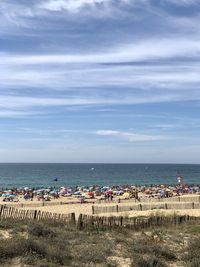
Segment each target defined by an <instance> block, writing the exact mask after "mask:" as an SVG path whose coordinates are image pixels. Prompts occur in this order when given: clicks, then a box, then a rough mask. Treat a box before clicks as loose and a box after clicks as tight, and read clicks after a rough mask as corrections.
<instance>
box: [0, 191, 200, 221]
mask: <svg viewBox="0 0 200 267" xmlns="http://www.w3.org/2000/svg"><path fill="white" fill-rule="evenodd" d="M183 197H184V202H187V198H188V202H191V195H184V196H183ZM2 199H3V198H0V205H2V204H3V205H5V204H6V205H8V206H9V205H12V206H14V207H16V208H22V207H20V206H21V205H22V204H23V205H24V207H23V208H24V209H31V210H32V209H34V210H35V209H37V210H41V211H48V212H53V213H61V214H68V213H72V212H74V213H75V214H76V217H78V216H79V214H80V213H82V214H88V215H92V206H93V205H94V203H93V201H94V200H88V201H89V202H90V203H83V204H81V203H80V202H79V201H78V200H77V198H73V197H60V198H59V199H55V200H52V201H50V202H44V206H42V205H43V203H42V201H38V200H37V199H35V200H33V201H26V200H24V199H23V197H22V198H20V201H19V202H17V203H13V202H3V201H2ZM168 201H169V202H168ZM74 202H75V203H76V204H72V203H74ZM60 203H68V204H62V205H61V204H60ZM149 203H151V201H149ZM155 203H156V202H155ZM165 203H171V201H170V200H168V199H165ZM116 204H118V203H116V202H109V203H105V202H103V203H102V204H99V203H96V205H97V206H114V205H116ZM129 204H130V205H132V204H135V200H133V199H131V200H126V201H125V202H124V203H120V204H118V205H119V206H123V205H126V206H128V205H129ZM136 204H138V202H137V203H136ZM145 204H148V202H145ZM158 212H159V214H160V213H162V214H167V215H168V214H174V213H176V214H180V215H185V214H187V215H190V216H200V209H181V210H177V209H173V210H172V209H171V210H164V209H155V210H145V211H126V212H119V213H116V212H115V213H113V212H112V213H101V214H98V216H130V217H133V216H149V215H152V214H154V213H155V214H156V213H158Z"/></svg>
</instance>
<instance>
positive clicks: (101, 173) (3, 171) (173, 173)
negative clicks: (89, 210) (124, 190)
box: [0, 163, 200, 188]
mask: <svg viewBox="0 0 200 267" xmlns="http://www.w3.org/2000/svg"><path fill="white" fill-rule="evenodd" d="M180 175H181V176H183V179H184V182H185V183H189V184H199V183H200V165H192V164H191V165H187V164H58V163H53V164H51V163H44V164H43V163H40V164H38V163H34V164H33V163H26V164H24V163H1V164H0V188H10V187H21V186H30V187H41V186H44V187H46V186H56V187H57V186H76V185H80V186H81V185H83V186H90V185H94V184H99V185H120V184H121V185H124V184H137V185H145V184H148V185H149V184H176V183H177V177H178V176H180Z"/></svg>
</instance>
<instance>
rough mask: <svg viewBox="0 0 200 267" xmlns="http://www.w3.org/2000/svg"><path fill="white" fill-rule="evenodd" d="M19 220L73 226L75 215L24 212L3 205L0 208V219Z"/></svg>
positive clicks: (34, 211)
mask: <svg viewBox="0 0 200 267" xmlns="http://www.w3.org/2000/svg"><path fill="white" fill-rule="evenodd" d="M6 218H10V219H19V220H26V219H31V220H36V221H44V220H55V221H62V222H64V223H67V224H69V225H75V224H76V221H75V213H70V214H59V213H52V212H46V211H40V210H24V209H16V208H13V207H8V206H5V205H1V206H0V219H6Z"/></svg>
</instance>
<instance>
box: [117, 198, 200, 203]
mask: <svg viewBox="0 0 200 267" xmlns="http://www.w3.org/2000/svg"><path fill="white" fill-rule="evenodd" d="M120 202H121V201H120V198H119V199H118V203H120ZM199 202H200V200H199Z"/></svg>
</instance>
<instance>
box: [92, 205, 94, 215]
mask: <svg viewBox="0 0 200 267" xmlns="http://www.w3.org/2000/svg"><path fill="white" fill-rule="evenodd" d="M92 215H94V205H92Z"/></svg>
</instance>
